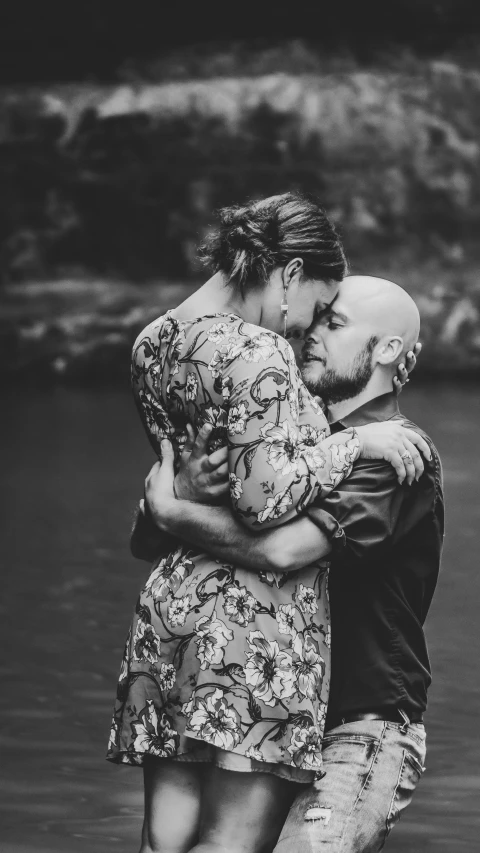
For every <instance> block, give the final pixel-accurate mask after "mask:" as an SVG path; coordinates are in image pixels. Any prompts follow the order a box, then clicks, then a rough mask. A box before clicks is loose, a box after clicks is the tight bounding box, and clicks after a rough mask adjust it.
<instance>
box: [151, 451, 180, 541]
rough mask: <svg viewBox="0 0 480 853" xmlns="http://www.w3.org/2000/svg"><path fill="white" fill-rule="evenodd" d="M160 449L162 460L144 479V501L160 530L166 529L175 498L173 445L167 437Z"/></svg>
mask: <svg viewBox="0 0 480 853" xmlns="http://www.w3.org/2000/svg"><path fill="white" fill-rule="evenodd" d="M160 447H161V450H162V462H155V465H154V466H153V468H152V469H151V471H150V473H149V474H148V475H147V479H146V480H145V501H146V503H147V505H148V508H149V510H150V513H151V514H152V516H153V519H154V521H155V524H156V525H157V527H159V528H160V529H161V530H167V529H168V518H169V512H172V511H173V510H174V508H175V503H176V498H175V491H174V486H173V482H174V479H175V471H174V467H173V462H174V458H175V457H174V453H173V447H172V445H171V444H170V442H169V440H168V438H164V439H163V441H162V442H161V444H160Z"/></svg>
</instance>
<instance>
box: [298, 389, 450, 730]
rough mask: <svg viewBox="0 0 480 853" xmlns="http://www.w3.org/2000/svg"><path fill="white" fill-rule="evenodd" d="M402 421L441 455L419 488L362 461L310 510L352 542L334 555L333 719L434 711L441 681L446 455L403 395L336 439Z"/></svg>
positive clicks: (347, 420)
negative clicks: (411, 416) (401, 402)
mask: <svg viewBox="0 0 480 853" xmlns="http://www.w3.org/2000/svg"><path fill="white" fill-rule="evenodd" d="M400 418H403V419H404V421H405V426H408V427H410V428H412V429H414V430H415V431H416V432H418V433H420V434H421V435H423V437H424V438H426V439H427V441H428V443H429V445H430V447H431V449H432V454H433V459H432V462H427V461H426V460H425V471H424V473H423V475H422V476H421V478H420V480H419V481H418V483H417V482H416V481H414V483H413V484H412V485H411V486H408V485H406V484H403V485H400V484H399V483H398V480H397V475H396V473H395V471H394V469H393V468H392V466H391V465H390V464H387V463H386V462H375V461H370V460H368V459H367V460H365V459H361V460H359V461H358V462H356V463H355V465H354V468H353V471H352V473H351V475H350V476H349V477H348V478H347V479H346V480H344V481H343V482H342V483H341V484H340V486H339V487H338V488H337V489H335V490H334V491H333V492H332V493H331V494H330V496H329V497H328V498H326V499H325V498H322V501H321V503H320V502H319V503H318V505H315V503H314V504H312V506H311V507H310V508H309V509H308V510H307V512H308V515H309V516H310V518H311V519H312V521H315V523H316V524H318V526H319V527H321V528H322V529H323V530H329V531H330V532H331V530H332V525H335V524H336V522H338V523H339V524H340V526H341V528H342V529H343V531H344V533H345V537H344V538H343V539H342V538H341V537H340V538H339V539H338V547H336V548H335V549H334V551H333V554H332V561H331V569H330V579H329V590H330V606H331V618H332V680H331V691H330V700H329V706H328V713H329V716H330V718H332V717H334V716H345V715H347V714H349V713H355V712H359V711H369V710H370V711H371V710H375V709H382V708H385V707H389V708H390V707H391V708H394V707H396V708H402V709H403V710H405V711H406V712H407V713H408V711H412V710H414V711H417V712H422V711H424V710H425V708H426V704H427V689H428V687H429V685H430V681H431V676H430V664H429V659H428V653H427V646H426V642H425V636H424V632H423V623H424V621H425V617H426V615H427V612H428V609H429V606H430V603H431V600H432V596H433V593H434V590H435V586H436V583H437V577H438V571H439V566H440V556H441V551H442V544H443V532H444V506H443V492H442V471H441V464H440V459H439V456H438V453H437V451H436V449H435V448H434V446H433V444H432V442H431V440H430V439H429V438H428V436H426V435H425V433H424V432H422V430H421V429H419V428H418V427H417V426H416V425H415V424H413V423H411V422H410V421H408V420H407V419H405V418H404V417H403V415H401V414H400V412H399V410H398V404H397V398H396V396H395V394H383V395H382V396H380V397H376V398H375V399H374V400H370V401H369V402H368V403H366V404H365V405H363V406H361V407H360V408H358V409H357V410H356V411H354V412H351V413H350V414H349V415H348V416H347V417H344V418H343V419H342V421H341V422H340V421H338V422H337V423H335V424H332V425H331V429H332V432H338V431H339V430H342V429H344V428H345V427H351V426H361V425H363V424H367V423H372V422H373V421H384V420H398V419H400ZM334 520H335V521H334ZM339 532H340V530H339ZM342 542H343V544H342Z"/></svg>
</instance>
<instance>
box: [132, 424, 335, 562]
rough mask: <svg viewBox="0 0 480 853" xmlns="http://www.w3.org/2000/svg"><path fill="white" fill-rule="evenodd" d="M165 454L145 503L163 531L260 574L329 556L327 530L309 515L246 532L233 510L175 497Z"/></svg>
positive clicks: (165, 450) (165, 451)
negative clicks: (270, 527)
mask: <svg viewBox="0 0 480 853" xmlns="http://www.w3.org/2000/svg"><path fill="white" fill-rule="evenodd" d="M162 455H163V462H162V465H160V463H157V464H156V465H154V467H153V468H152V470H151V472H150V474H149V475H148V477H147V479H146V481H145V498H146V501H147V503H148V506H149V508H150V512H151V514H152V518H153V519H154V522H155V524H156V525H157V526H158V527H159V528H160V530H162V531H166V532H167V531H168V533H169V534H172V535H173V536H176V537H178V538H180V539H182V540H185V541H187V542H191V543H192V544H194V545H196V546H197V547H198V548H201V549H202V550H205V551H208V553H209V554H213V555H214V556H215V557H217V558H218V559H221V560H224V561H226V562H231V563H239V564H240V565H241V566H243V567H245V568H250V569H253V570H257V571H276V572H289V571H296V570H297V569H300V568H303V566H307V565H309V564H310V563H313V562H316V561H318V560H319V559H322V558H323V557H325V556H326V555H327V554H328V553H329V552H330V550H331V543H330V539H329V537H328V535H327V534H326V530H327V525H326V524H324V525H323V526H322V528H320V527H319V526H318V525H317V524H316V523H314V522H312V521H311V520H310V519H308V518H307V517H306V516H304V517H302V518H299V519H298V520H295V521H291V522H289V523H288V524H285V525H282V526H280V527H277V528H275V529H272V530H266V531H265V532H262V533H256V532H254V531H252V530H249V529H248V528H246V527H244V525H243V524H242V523H241V522H240V521H239V520H237V519H236V518H235V517H234V516H233V514H232V512H231V511H230V509H229V508H228V507H225V506H222V507H220V506H207V505H204V504H199V503H192V502H191V501H187V500H182V499H178V498H176V497H175V493H174V489H173V479H174V473H173V451H172V448H171V445H170V442H168V441H165V442H164V443H163V445H162ZM337 526H338V525H336V524H335V530H336V528H337Z"/></svg>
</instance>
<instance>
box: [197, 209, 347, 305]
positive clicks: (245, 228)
mask: <svg viewBox="0 0 480 853" xmlns="http://www.w3.org/2000/svg"><path fill="white" fill-rule="evenodd" d="M217 215H218V218H219V220H220V225H219V227H218V228H216V229H215V230H214V231H212V232H211V233H210V234H209V235H208V237H207V238H206V240H205V241H204V243H203V244H202V245H201V246H200V250H199V254H200V258H201V259H202V261H203V262H204V263H205V264H207V265H208V266H209V267H210V268H211V269H212V271H213V272H219V271H221V272H223V273H224V274H225V275H226V276H227V278H228V280H229V281H230V282H231V283H232V284H236V285H237V286H238V287H240V289H242V290H243V289H244V288H245V287H246V286H247V285H258V284H260V285H262V284H264V283H265V282H266V281H267V280H268V277H269V275H270V274H271V272H272V270H273V269H274V267H275V266H279V265H281V264H287V263H288V261H289V260H291V259H292V258H294V257H301V258H302V259H303V269H304V273H305V274H306V275H307V276H308V277H311V278H315V277H316V278H322V279H325V280H328V279H330V280H331V279H334V280H336V281H340V280H341V279H342V278H343V276H344V275H345V273H346V259H345V254H344V252H343V247H342V244H341V242H340V238H339V237H338V235H337V233H336V231H335V228H334V226H333V225H332V223H331V222H330V221H329V219H328V218H327V215H326V213H325V210H324V209H323V207H322V206H321V205H320V204H319V202H318V201H317V200H316V199H314V198H313V197H312V196H309V195H306V194H302V193H284V194H283V195H277V196H271V197H269V198H266V199H262V200H260V201H254V202H251V203H250V204H247V205H244V206H240V205H234V206H231V207H224V208H222V209H221V210H219V211H218V213H217Z"/></svg>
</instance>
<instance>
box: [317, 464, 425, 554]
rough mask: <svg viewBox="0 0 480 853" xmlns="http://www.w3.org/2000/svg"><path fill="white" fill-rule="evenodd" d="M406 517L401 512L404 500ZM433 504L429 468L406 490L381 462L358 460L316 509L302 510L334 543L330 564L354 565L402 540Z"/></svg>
mask: <svg viewBox="0 0 480 853" xmlns="http://www.w3.org/2000/svg"><path fill="white" fill-rule="evenodd" d="M413 496H415V500H410V501H409V508H408V512H407V513H402V517H401V522H400V520H399V517H400V512H401V510H402V506H403V504H404V502H405V501H406V500H408V499H409V497H413ZM435 499H436V482H435V472H434V464H433V463H427V462H426V463H425V472H424V474H423V475H422V477H421V478H420V480H419V481H418V482H416V481H414V482H413V484H412V485H411V486H408V485H406V484H405V483H404V484H403V485H400V484H399V482H398V480H397V476H396V473H395V471H394V469H393V468H392V466H391V465H389V464H387V463H385V462H382V461H378V462H377V461H371V460H360V461H359V462H357V463H356V464H355V465H354V467H353V471H352V473H351V475H350V477H349V478H348V480H343V481H342V483H340V484H339V486H338V487H337V488H335V489H333V490H332V491H331V492H330V494H328V495H326V496H325V498H324V499H323V500H322V502H321V504H320V503H319V502H318V501H316V502H315V504H314V505H311V506H309V507H308V509H307V514H308V516H309V518H310V519H311V520H312V521H313V522H314V523H315V524H316V525H317V527H319V528H320V529H321V530H322V531H323V532H324V533H326V534H327V535H328V536H329V538H330V540H331V541H332V542H333V545H334V550H333V553H334V555H335V559H336V560H337V561H340V562H342V563H357V562H358V561H361V560H363V559H364V558H366V557H372V556H373V554H375V555H376V556H377V555H378V552H379V551H380V550H381V549H383V548H388V547H390V546H391V545H392V544H393V543H395V542H396V541H397V540H399V539H400V538H401V537H402V536H403V535H405V534H407V533H408V532H409V531H410V530H411V529H412V528H413V527H414V526H415V525H416V524H417V523H418V522H419V521H420V520H421V519H422V518H423V517H424V516H425V515H426V514H427V513H428V512H432V511H433V508H434V506H435Z"/></svg>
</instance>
